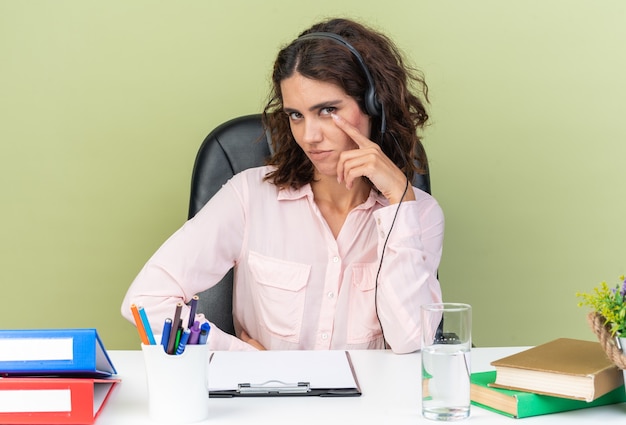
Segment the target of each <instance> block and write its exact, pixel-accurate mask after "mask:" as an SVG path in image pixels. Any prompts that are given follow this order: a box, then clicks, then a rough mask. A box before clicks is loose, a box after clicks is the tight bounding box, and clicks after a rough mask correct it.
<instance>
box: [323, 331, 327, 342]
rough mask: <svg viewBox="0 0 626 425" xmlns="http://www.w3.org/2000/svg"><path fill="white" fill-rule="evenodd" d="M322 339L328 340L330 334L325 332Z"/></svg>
mask: <svg viewBox="0 0 626 425" xmlns="http://www.w3.org/2000/svg"><path fill="white" fill-rule="evenodd" d="M322 339H323V340H324V341H326V340H327V339H328V334H327V333H326V332H324V333H323V334H322Z"/></svg>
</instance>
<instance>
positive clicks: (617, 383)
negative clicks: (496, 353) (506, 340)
mask: <svg viewBox="0 0 626 425" xmlns="http://www.w3.org/2000/svg"><path fill="white" fill-rule="evenodd" d="M491 365H492V366H494V367H495V371H489V372H482V373H473V374H472V376H471V400H472V404H474V405H476V406H480V407H483V408H486V409H488V410H491V411H494V412H497V413H501V414H504V415H507V416H510V417H514V418H525V417H529V416H538V415H545V414H548V413H557V412H564V411H568V410H576V409H584V408H589V407H595V406H602V405H607V404H615V403H621V402H625V401H626V390H625V389H624V376H623V374H622V371H621V370H619V369H618V368H617V367H616V366H615V365H614V364H613V363H612V362H611V361H610V360H609V359H608V358H607V356H606V354H605V352H604V350H603V349H602V347H601V346H600V344H599V343H597V342H592V341H582V340H577V339H570V338H559V339H556V340H554V341H550V342H547V343H545V344H542V345H538V346H536V347H533V348H530V349H528V350H525V351H522V352H520V353H517V354H514V355H512V356H507V357H504V358H501V359H499V360H496V361H493V362H492V363H491Z"/></svg>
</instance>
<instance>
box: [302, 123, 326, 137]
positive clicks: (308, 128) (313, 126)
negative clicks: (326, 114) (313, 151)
mask: <svg viewBox="0 0 626 425" xmlns="http://www.w3.org/2000/svg"><path fill="white" fill-rule="evenodd" d="M322 134H323V132H322V125H321V123H320V122H319V120H317V119H308V120H305V122H304V134H303V135H302V136H303V137H302V139H303V140H304V141H305V142H306V143H315V142H321V141H322Z"/></svg>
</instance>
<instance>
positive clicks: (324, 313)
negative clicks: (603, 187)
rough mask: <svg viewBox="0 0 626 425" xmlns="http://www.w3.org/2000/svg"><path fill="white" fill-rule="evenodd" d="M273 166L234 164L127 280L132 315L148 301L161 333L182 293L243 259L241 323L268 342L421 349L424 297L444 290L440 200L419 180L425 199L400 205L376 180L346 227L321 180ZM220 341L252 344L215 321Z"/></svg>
mask: <svg viewBox="0 0 626 425" xmlns="http://www.w3.org/2000/svg"><path fill="white" fill-rule="evenodd" d="M269 170H270V168H268V167H259V168H253V169H249V170H246V171H244V172H242V173H240V174H238V175H236V176H234V177H233V178H232V179H231V180H230V181H229V182H228V183H226V184H225V185H224V186H223V187H222V189H221V190H220V191H219V192H218V193H217V194H216V195H215V196H214V197H213V198H212V199H211V200H210V201H209V202H208V203H207V205H206V206H205V207H204V208H203V209H202V210H201V211H200V212H198V214H197V215H196V216H195V217H194V218H192V219H191V220H189V221H188V222H187V223H185V225H184V226H183V227H182V228H180V229H179V230H178V231H177V232H176V233H174V234H173V235H172V236H171V237H170V238H169V239H168V240H167V241H166V242H165V243H164V244H163V245H162V246H161V247H160V248H159V250H158V251H157V252H156V253H155V254H154V255H153V256H152V258H151V259H150V260H149V261H148V263H147V264H146V265H145V266H144V267H143V269H142V270H141V272H140V273H139V275H138V276H137V277H136V279H135V280H134V282H133V283H132V285H131V286H130V288H129V289H128V292H127V294H126V296H125V298H124V301H123V304H122V314H123V315H124V316H125V317H126V318H127V319H128V320H131V321H132V320H133V319H132V314H131V311H130V305H131V304H132V303H134V304H136V305H141V306H143V307H144V308H145V310H146V313H147V314H148V317H149V318H150V321H151V326H152V328H153V330H154V331H155V333H157V337H158V333H159V332H160V329H161V328H162V326H163V321H164V320H165V318H166V317H172V315H173V313H174V310H175V305H176V303H177V302H180V301H182V302H184V303H187V302H189V300H190V299H191V297H192V296H193V295H195V294H197V293H199V292H202V291H203V290H205V289H207V288H209V287H211V286H212V285H214V284H215V283H217V282H218V281H219V280H220V279H221V278H222V277H223V275H224V274H225V273H226V272H227V271H228V270H229V269H230V268H231V267H233V266H234V267H235V280H234V293H233V297H234V301H233V302H234V305H233V316H234V323H235V329H236V332H237V334H238V335H239V333H240V331H241V330H242V329H244V330H245V331H246V332H247V333H248V334H249V335H250V336H251V337H252V338H254V339H256V340H258V341H259V342H260V343H261V344H262V345H263V346H264V347H266V348H267V349H272V350H292V349H309V350H317V349H372V348H383V347H384V346H385V341H386V342H387V344H388V345H389V346H390V347H391V349H392V350H393V351H394V352H397V353H407V352H412V351H415V350H418V349H419V348H420V336H421V331H420V309H419V307H420V305H421V304H426V303H431V302H440V301H441V289H440V287H439V282H438V281H437V277H436V276H437V268H438V267H439V261H440V259H441V253H442V243H443V228H444V218H443V212H442V210H441V208H440V206H439V204H438V203H437V201H435V199H434V198H433V197H431V196H430V195H428V194H427V193H425V192H422V191H421V190H419V189H415V188H414V189H413V190H414V192H415V196H416V200H415V201H407V202H403V203H402V204H400V208H399V210H398V205H397V204H395V205H389V204H388V202H387V200H386V199H385V198H384V196H382V195H380V194H378V193H376V192H375V191H374V190H372V191H371V192H370V196H369V198H368V199H367V200H366V201H365V202H364V203H363V204H361V205H359V206H358V207H356V208H355V209H354V210H352V211H351V212H350V213H349V214H348V217H347V219H346V221H345V223H344V225H343V227H342V229H341V231H340V233H339V235H338V237H337V238H336V239H335V238H334V237H333V234H332V232H331V230H330V228H329V227H328V225H327V223H326V221H325V220H324V218H323V217H322V214H321V213H320V211H319V209H318V208H317V205H316V204H315V202H314V199H313V192H312V191H311V187H310V185H306V186H304V187H302V188H301V189H299V190H294V189H283V190H279V189H278V188H277V187H276V186H275V185H273V184H271V183H269V182H266V181H263V177H264V176H265V175H266V174H267V172H268V171H269ZM396 211H397V212H398V214H397V218H396V221H395V223H394V224H393V230H392V231H391V234H389V231H390V228H391V225H392V221H393V219H394V215H395V214H396ZM388 235H389V239H388V242H387V247H386V249H385V252H384V257H383V261H382V267H381V269H380V274H379V277H378V282H376V275H377V272H378V269H379V264H380V261H381V251H382V247H383V244H384V242H385V238H387V236H388ZM376 305H377V308H378V317H377V314H376ZM188 314H189V308H188V307H186V306H185V307H184V310H183V317H186V316H188ZM379 318H380V322H379ZM201 319H202V320H205V319H204V318H203V317H201ZM184 320H186V319H184ZM185 323H186V322H185ZM380 323H382V327H383V329H384V337H383V331H382V330H381V326H380ZM209 348H210V349H212V350H229V349H230V350H234V349H251V346H249V345H248V344H246V343H244V342H243V341H241V340H239V339H238V338H236V337H234V336H232V335H229V334H227V333H225V332H222V331H220V330H219V329H216V328H215V326H212V330H211V337H210V346H209Z"/></svg>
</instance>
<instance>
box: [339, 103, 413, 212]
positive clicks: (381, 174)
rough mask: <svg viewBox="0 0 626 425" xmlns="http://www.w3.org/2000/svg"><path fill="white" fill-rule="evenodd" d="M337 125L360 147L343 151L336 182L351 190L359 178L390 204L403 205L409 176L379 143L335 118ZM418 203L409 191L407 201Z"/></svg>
mask: <svg viewBox="0 0 626 425" xmlns="http://www.w3.org/2000/svg"><path fill="white" fill-rule="evenodd" d="M332 117H333V121H334V122H335V125H336V126H337V127H338V128H339V129H341V130H342V131H343V132H344V133H345V134H346V135H347V136H348V137H350V139H352V140H353V141H354V143H356V144H357V146H358V149H352V150H347V151H343V152H342V153H341V155H340V158H339V162H338V163H337V181H338V182H339V183H341V182H344V183H345V185H346V187H347V188H348V189H350V188H351V187H352V185H353V183H354V181H355V179H358V178H359V177H367V178H368V179H369V180H370V181H371V182H372V183H373V184H374V186H376V188H377V189H378V190H379V191H380V192H381V193H382V194H383V195H384V196H385V197H386V198H387V199H388V200H389V202H390V203H391V204H395V203H398V202H400V200H401V199H402V195H403V194H404V191H405V188H406V184H407V182H406V176H405V175H404V173H403V172H402V170H400V169H399V168H398V167H397V166H396V165H395V164H394V163H393V162H392V161H391V159H389V158H388V157H387V155H385V154H384V153H383V151H382V149H381V148H380V146H379V145H378V144H377V143H374V142H372V141H371V140H369V139H368V138H367V137H365V136H364V135H363V134H361V133H360V132H359V130H358V129H357V128H356V127H354V126H353V125H351V124H350V123H348V122H347V121H346V120H344V119H343V118H341V117H340V116H339V115H337V114H332ZM412 199H415V195H414V193H413V191H412V190H407V193H406V195H405V197H404V200H405V201H407V200H412Z"/></svg>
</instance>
